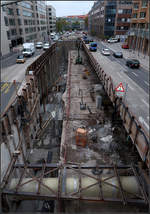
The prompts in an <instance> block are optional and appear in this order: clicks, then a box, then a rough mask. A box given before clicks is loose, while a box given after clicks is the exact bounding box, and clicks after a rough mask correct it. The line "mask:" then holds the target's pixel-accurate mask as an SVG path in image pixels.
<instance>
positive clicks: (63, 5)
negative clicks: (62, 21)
mask: <svg viewBox="0 0 150 214" xmlns="http://www.w3.org/2000/svg"><path fill="white" fill-rule="evenodd" d="M47 4H48V5H52V6H53V7H54V8H55V9H56V17H62V16H69V15H85V14H87V13H88V12H89V11H90V9H91V8H92V6H93V4H94V1H47Z"/></svg>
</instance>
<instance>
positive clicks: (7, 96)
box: [1, 49, 44, 114]
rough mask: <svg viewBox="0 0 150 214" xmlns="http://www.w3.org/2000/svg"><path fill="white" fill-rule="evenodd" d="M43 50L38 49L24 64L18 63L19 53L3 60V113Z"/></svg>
mask: <svg viewBox="0 0 150 214" xmlns="http://www.w3.org/2000/svg"><path fill="white" fill-rule="evenodd" d="M43 52H44V51H43V49H38V50H36V51H35V54H34V55H33V56H32V57H30V58H27V60H26V62H25V63H24V64H17V63H16V57H17V55H18V53H15V54H12V55H11V56H9V57H7V58H5V59H3V60H1V114H2V113H3V112H4V110H5V109H6V107H7V105H8V103H9V101H10V100H11V99H12V97H14V96H15V94H16V89H18V88H19V86H20V85H21V83H22V81H23V80H24V78H25V71H26V68H27V67H28V66H29V65H30V64H31V63H32V62H33V61H34V60H35V59H37V58H38V57H39V56H40V55H41V54H42V53H43ZM14 80H15V81H16V87H15V86H14V84H13V81H14Z"/></svg>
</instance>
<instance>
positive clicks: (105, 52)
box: [101, 48, 110, 56]
mask: <svg viewBox="0 0 150 214" xmlns="http://www.w3.org/2000/svg"><path fill="white" fill-rule="evenodd" d="M101 53H102V54H103V55H105V56H110V51H109V49H107V48H103V49H102V52H101Z"/></svg>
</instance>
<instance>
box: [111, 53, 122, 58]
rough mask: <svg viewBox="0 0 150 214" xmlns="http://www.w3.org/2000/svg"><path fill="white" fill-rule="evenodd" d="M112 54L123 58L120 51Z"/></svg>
mask: <svg viewBox="0 0 150 214" xmlns="http://www.w3.org/2000/svg"><path fill="white" fill-rule="evenodd" d="M113 56H114V57H116V58H123V53H122V52H114V53H113Z"/></svg>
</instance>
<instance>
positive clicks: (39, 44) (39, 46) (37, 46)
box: [35, 42, 43, 48]
mask: <svg viewBox="0 0 150 214" xmlns="http://www.w3.org/2000/svg"><path fill="white" fill-rule="evenodd" d="M35 47H36V48H43V42H37V43H36V45H35Z"/></svg>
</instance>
